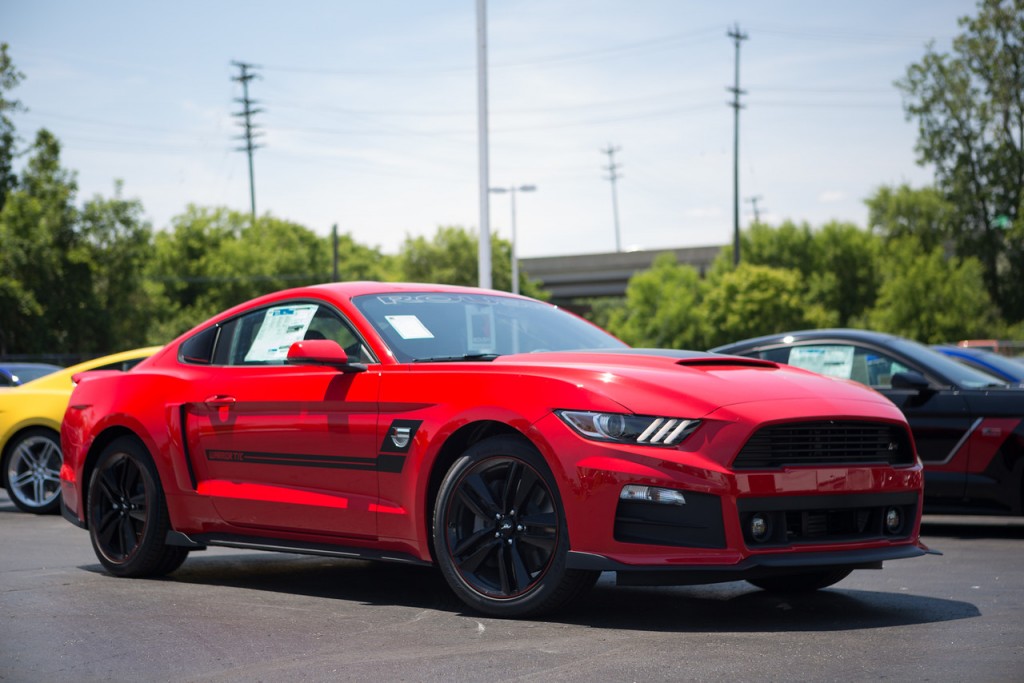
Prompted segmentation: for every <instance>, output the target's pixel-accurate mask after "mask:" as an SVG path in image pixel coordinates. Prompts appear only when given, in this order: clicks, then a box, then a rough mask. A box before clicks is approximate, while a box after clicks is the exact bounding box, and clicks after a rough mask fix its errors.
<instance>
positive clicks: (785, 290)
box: [699, 263, 829, 347]
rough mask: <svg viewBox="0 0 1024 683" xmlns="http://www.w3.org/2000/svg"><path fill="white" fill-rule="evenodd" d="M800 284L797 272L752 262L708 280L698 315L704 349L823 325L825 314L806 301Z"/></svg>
mask: <svg viewBox="0 0 1024 683" xmlns="http://www.w3.org/2000/svg"><path fill="white" fill-rule="evenodd" d="M800 281H801V275H800V273H799V272H797V271H795V270H790V269H787V268H770V267H768V266H759V265H754V264H750V263H740V265H739V266H738V267H737V268H736V269H735V270H732V271H730V272H727V273H724V274H721V275H720V276H718V277H717V278H716V279H715V281H713V282H711V281H709V283H708V289H707V292H706V294H705V295H704V299H703V301H702V302H701V306H700V311H699V313H700V318H701V320H702V321H703V325H704V330H705V331H704V336H705V344H706V346H708V347H711V346H718V345H719V344H725V343H727V342H731V341H736V340H738V339H746V338H748V337H757V336H761V335H765V334H774V333H776V332H784V331H787V330H796V329H803V328H807V327H822V326H825V325H827V324H828V322H829V316H828V314H827V313H826V311H825V310H824V308H822V307H821V306H820V305H817V304H811V303H809V302H808V300H807V298H806V295H804V294H803V291H802V288H801V286H800Z"/></svg>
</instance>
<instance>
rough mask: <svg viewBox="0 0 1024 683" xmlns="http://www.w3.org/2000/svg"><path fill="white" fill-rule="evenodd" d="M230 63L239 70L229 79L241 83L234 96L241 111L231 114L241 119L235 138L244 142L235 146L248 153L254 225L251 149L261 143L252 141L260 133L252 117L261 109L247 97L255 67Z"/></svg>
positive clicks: (254, 202)
mask: <svg viewBox="0 0 1024 683" xmlns="http://www.w3.org/2000/svg"><path fill="white" fill-rule="evenodd" d="M231 65H232V66H237V67H238V70H239V74H238V75H237V76H233V77H232V78H231V80H233V81H238V82H239V83H241V84H242V97H240V98H239V97H236V98H235V102H238V103H240V104H241V105H242V111H238V112H233V113H232V114H231V115H232V116H237V117H239V118H240V119H241V121H239V125H240V126H242V130H243V131H244V132H243V133H242V135H237V136H235V139H237V140H243V141H244V143H245V144H244V146H242V147H237V148H236V151H238V152H247V153H248V155H249V208H250V211H251V212H252V224H253V225H256V183H255V180H254V176H253V171H252V153H253V150H256V149H258V148H260V147H262V146H263V145H258V144H256V143H255V142H254V140H255V138H256V137H258V136H259V135H260V134H261V133H260V131H259V129H258V128H257V127H256V124H255V123H253V121H252V118H253V117H254V116H255V115H256V114H260V113H262V112H263V110H262V109H257V108H255V107H253V105H254V104H256V101H255V100H251V99H249V81H251V80H252V79H254V78H257V76H256V74H254V73H252V72H251V71H250V69H253V68H255V65H254V64H248V63H246V62H234V61H233V62H231Z"/></svg>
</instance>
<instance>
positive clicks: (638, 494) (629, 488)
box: [619, 484, 686, 505]
mask: <svg viewBox="0 0 1024 683" xmlns="http://www.w3.org/2000/svg"><path fill="white" fill-rule="evenodd" d="M619 498H621V499H622V500H634V501H640V502H644V503H663V504H665V505H686V497H685V496H684V495H683V492H682V491H676V490H675V489H662V488H658V487H656V486H641V485H639V484H627V485H626V486H623V487H622V492H621V493H619Z"/></svg>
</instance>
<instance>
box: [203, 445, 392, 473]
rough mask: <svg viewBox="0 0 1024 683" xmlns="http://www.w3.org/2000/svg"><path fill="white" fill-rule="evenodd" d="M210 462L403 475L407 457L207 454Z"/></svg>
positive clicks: (247, 453)
mask: <svg viewBox="0 0 1024 683" xmlns="http://www.w3.org/2000/svg"><path fill="white" fill-rule="evenodd" d="M206 459H207V460H210V461H214V462H237V463H243V464H247V465H284V466H289V467H323V468H329V469H339V470H364V471H366V470H370V471H372V470H376V471H378V472H401V471H402V467H403V466H404V465H405V456H404V455H379V456H377V457H375V458H353V457H349V456H344V455H306V454H302V453H256V452H253V451H214V450H208V451H206Z"/></svg>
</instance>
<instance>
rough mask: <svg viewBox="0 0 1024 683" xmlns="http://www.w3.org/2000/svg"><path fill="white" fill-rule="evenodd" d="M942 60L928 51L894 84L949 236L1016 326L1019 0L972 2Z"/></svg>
mask: <svg viewBox="0 0 1024 683" xmlns="http://www.w3.org/2000/svg"><path fill="white" fill-rule="evenodd" d="M960 26H961V29H962V33H961V34H960V35H959V36H957V38H956V39H955V40H954V41H953V50H952V52H951V53H949V54H942V53H939V52H936V51H935V49H934V47H933V46H929V48H928V50H927V52H926V53H925V55H924V57H923V59H922V60H921V61H920V62H918V63H916V64H912V65H910V67H909V68H908V69H907V73H906V76H905V77H904V78H903V79H902V80H900V81H898V82H897V83H896V85H897V87H898V88H899V89H900V90H901V91H902V92H903V97H904V109H905V111H906V114H907V118H908V119H913V120H916V121H917V125H918V139H917V145H916V150H917V154H918V161H919V162H920V163H922V164H931V165H933V166H934V167H935V181H936V186H937V187H938V189H939V190H940V191H941V192H942V193H943V194H944V195H945V197H946V198H947V199H948V200H949V201H950V205H951V206H953V207H955V208H956V211H957V214H958V215H957V220H955V221H954V222H953V223H952V225H953V233H954V234H953V236H954V238H955V239H956V242H957V248H958V251H959V253H960V254H961V255H963V256H976V257H977V258H978V259H980V261H981V263H982V264H983V266H984V276H985V281H986V284H987V286H988V291H989V293H990V294H991V295H992V297H993V298H994V300H995V301H996V303H997V304H998V305H999V306H1000V307H1001V308H1002V310H1003V313H1004V315H1006V316H1007V317H1008V318H1010V319H1011V320H1015V321H1017V320H1021V319H1024V288H1022V287H1021V286H1020V283H1021V281H1022V280H1024V226H1022V225H1021V224H1020V223H1021V210H1022V206H1021V202H1022V192H1024V0H980V2H979V3H978V13H977V16H974V17H964V18H962V19H961V20H960Z"/></svg>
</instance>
